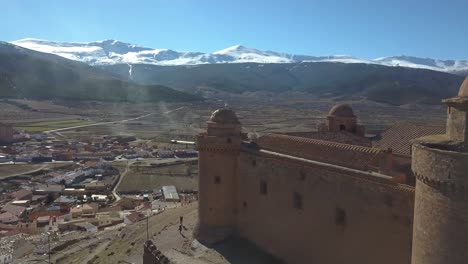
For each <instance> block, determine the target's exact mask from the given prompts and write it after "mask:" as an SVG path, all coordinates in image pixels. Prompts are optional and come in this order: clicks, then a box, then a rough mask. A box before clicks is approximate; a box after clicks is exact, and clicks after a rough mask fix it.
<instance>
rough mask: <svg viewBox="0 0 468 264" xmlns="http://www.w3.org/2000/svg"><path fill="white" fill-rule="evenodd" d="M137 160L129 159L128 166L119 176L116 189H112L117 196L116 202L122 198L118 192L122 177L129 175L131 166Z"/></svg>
mask: <svg viewBox="0 0 468 264" xmlns="http://www.w3.org/2000/svg"><path fill="white" fill-rule="evenodd" d="M134 162H135V161H128V160H127V166H126V167H125V170H124V171H123V172H122V173H121V174H120V176H119V181H118V182H117V184H116V185H115V186H114V189H113V190H112V194H113V195H114V197H115V202H118V201H120V199H122V198H121V197H120V195H119V194H118V193H117V189H118V188H119V186H120V183H121V182H122V179H123V178H124V177H125V176H126V175H127V173H128V172H129V171H130V166H132V165H133V163H134Z"/></svg>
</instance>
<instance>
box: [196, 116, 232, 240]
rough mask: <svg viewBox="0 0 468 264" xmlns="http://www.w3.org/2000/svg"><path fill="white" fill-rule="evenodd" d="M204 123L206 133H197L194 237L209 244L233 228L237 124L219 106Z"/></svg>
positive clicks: (222, 237)
mask: <svg viewBox="0 0 468 264" xmlns="http://www.w3.org/2000/svg"><path fill="white" fill-rule="evenodd" d="M207 126H208V128H207V132H206V133H202V134H200V135H198V136H197V148H198V153H199V158H198V168H199V177H198V188H199V208H198V218H199V219H198V220H199V222H198V226H197V228H196V230H195V236H196V237H197V239H198V240H201V241H205V242H208V243H212V242H216V241H219V240H222V239H224V238H226V237H227V236H229V235H231V234H232V232H233V231H234V229H235V224H236V211H237V210H236V183H237V182H236V181H237V170H238V157H239V150H240V145H241V124H240V123H239V121H238V119H237V116H236V115H235V113H234V112H233V111H231V110H228V109H219V110H216V111H214V112H213V114H212V115H211V117H210V120H209V121H208V122H207Z"/></svg>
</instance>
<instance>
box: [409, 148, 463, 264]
mask: <svg viewBox="0 0 468 264" xmlns="http://www.w3.org/2000/svg"><path fill="white" fill-rule="evenodd" d="M444 149H445V150H444ZM447 149H450V147H449V146H448V145H437V144H434V145H431V144H427V145H424V144H415V145H413V160H412V162H413V164H412V168H413V171H414V173H415V175H416V196H415V212H414V214H415V217H414V231H413V234H414V235H413V254H412V261H413V262H412V263H413V264H444V263H450V264H462V263H467V259H468V251H467V249H468V236H467V234H468V193H467V192H466V186H468V177H467V172H468V153H463V152H456V151H453V150H452V151H449V150H447Z"/></svg>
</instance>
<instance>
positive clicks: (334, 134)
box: [284, 131, 372, 147]
mask: <svg viewBox="0 0 468 264" xmlns="http://www.w3.org/2000/svg"><path fill="white" fill-rule="evenodd" d="M284 134H285V135H288V136H296V137H303V138H313V139H318V140H324V141H332V142H337V143H343V144H349V145H358V146H364V147H372V142H371V140H370V139H368V138H365V137H361V136H358V135H355V134H353V133H350V132H348V131H326V132H325V131H312V132H289V133H284Z"/></svg>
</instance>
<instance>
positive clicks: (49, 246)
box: [47, 233, 51, 264]
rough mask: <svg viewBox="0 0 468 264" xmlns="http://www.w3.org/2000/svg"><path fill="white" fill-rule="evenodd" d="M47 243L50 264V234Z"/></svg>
mask: <svg viewBox="0 0 468 264" xmlns="http://www.w3.org/2000/svg"><path fill="white" fill-rule="evenodd" d="M47 243H48V244H49V264H50V263H51V262H50V234H49V233H47Z"/></svg>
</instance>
